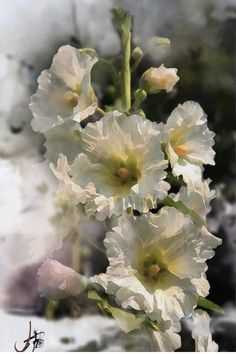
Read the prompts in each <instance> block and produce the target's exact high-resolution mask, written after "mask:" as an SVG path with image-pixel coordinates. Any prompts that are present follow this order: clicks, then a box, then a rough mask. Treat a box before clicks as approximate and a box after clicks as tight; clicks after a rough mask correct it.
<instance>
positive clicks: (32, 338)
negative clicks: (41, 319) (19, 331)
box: [14, 321, 45, 352]
mask: <svg viewBox="0 0 236 354" xmlns="http://www.w3.org/2000/svg"><path fill="white" fill-rule="evenodd" d="M44 334H45V333H44V332H42V331H41V332H38V331H36V330H35V329H34V331H33V334H32V326H31V321H29V336H28V338H27V339H25V340H24V341H23V343H24V344H23V345H24V347H23V348H22V349H19V348H17V346H16V343H15V345H14V348H15V351H16V352H25V351H26V350H27V349H28V348H29V346H30V344H32V352H34V351H35V349H37V348H42V346H43V343H44V339H43V338H42V337H43V336H44Z"/></svg>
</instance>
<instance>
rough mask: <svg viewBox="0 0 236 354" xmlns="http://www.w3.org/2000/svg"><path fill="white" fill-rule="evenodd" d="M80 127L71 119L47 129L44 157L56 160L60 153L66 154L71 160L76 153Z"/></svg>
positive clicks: (70, 160)
mask: <svg viewBox="0 0 236 354" xmlns="http://www.w3.org/2000/svg"><path fill="white" fill-rule="evenodd" d="M81 129H82V128H81V126H80V124H79V123H77V122H75V121H73V120H71V121H66V122H65V123H63V124H60V125H56V126H54V127H53V128H51V129H49V130H48V131H47V132H46V133H45V138H46V141H45V143H44V146H45V147H46V152H45V157H46V159H47V160H48V161H50V162H51V161H52V162H56V161H57V159H58V157H59V154H60V153H62V154H64V155H66V156H67V159H68V161H69V162H72V161H73V160H74V158H75V157H76V155H77V154H78V142H79V140H80V131H81Z"/></svg>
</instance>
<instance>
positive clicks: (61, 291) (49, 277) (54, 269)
mask: <svg viewBox="0 0 236 354" xmlns="http://www.w3.org/2000/svg"><path fill="white" fill-rule="evenodd" d="M86 287H87V279H86V277H84V276H82V275H81V274H79V273H76V272H75V271H74V270H73V269H71V268H69V267H66V266H64V265H63V264H61V263H59V262H58V261H56V260H52V259H47V260H46V261H45V262H44V263H43V264H42V265H41V266H40V268H39V270H38V289H39V291H40V293H42V294H43V296H45V297H46V298H48V299H63V298H66V297H68V296H76V295H78V294H80V293H81V292H82V291H84V290H85V289H86Z"/></svg>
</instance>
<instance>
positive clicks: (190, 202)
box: [170, 179, 216, 219]
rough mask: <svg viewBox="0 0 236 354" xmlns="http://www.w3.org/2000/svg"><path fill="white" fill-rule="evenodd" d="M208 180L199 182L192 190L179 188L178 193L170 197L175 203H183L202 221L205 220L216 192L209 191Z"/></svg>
mask: <svg viewBox="0 0 236 354" xmlns="http://www.w3.org/2000/svg"><path fill="white" fill-rule="evenodd" d="M210 182H211V181H210V179H208V180H205V181H199V182H198V184H197V185H195V186H194V188H192V187H191V186H190V187H189V188H187V187H181V188H180V190H179V192H178V193H177V194H176V195H174V194H171V195H170V196H171V197H172V198H173V199H174V200H175V201H177V202H178V201H181V202H183V203H184V204H185V205H186V206H187V207H188V208H189V209H191V210H194V211H195V212H196V213H197V214H198V215H199V216H201V217H202V218H203V219H206V216H207V214H208V213H209V212H210V211H211V207H210V202H211V201H212V199H214V198H215V195H216V192H215V190H214V189H210V187H209V184H210Z"/></svg>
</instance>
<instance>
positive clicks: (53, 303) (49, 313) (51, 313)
mask: <svg viewBox="0 0 236 354" xmlns="http://www.w3.org/2000/svg"><path fill="white" fill-rule="evenodd" d="M57 306H58V301H57V300H49V301H48V303H47V306H46V309H45V317H46V319H47V320H53V319H54V318H55V312H56V308H57Z"/></svg>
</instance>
